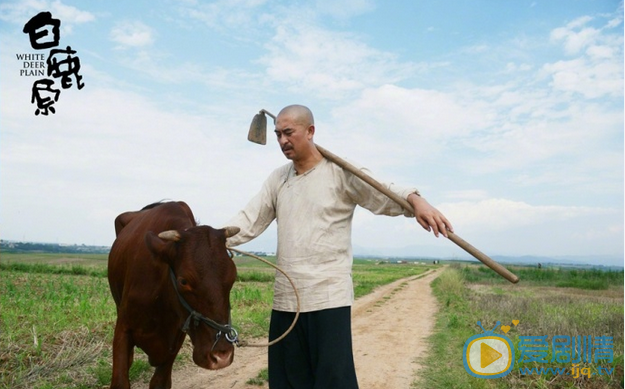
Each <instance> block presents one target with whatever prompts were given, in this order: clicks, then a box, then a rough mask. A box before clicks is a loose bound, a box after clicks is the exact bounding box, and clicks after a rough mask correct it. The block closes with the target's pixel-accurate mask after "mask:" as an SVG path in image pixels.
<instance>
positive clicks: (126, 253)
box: [108, 202, 196, 309]
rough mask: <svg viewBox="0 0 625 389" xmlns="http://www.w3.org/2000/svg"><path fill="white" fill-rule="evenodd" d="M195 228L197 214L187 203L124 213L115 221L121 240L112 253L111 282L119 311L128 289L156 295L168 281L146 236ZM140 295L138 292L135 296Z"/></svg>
mask: <svg viewBox="0 0 625 389" xmlns="http://www.w3.org/2000/svg"><path fill="white" fill-rule="evenodd" d="M195 225H196V223H195V219H194V217H193V213H192V212H191V209H190V208H189V206H188V205H187V204H185V203H184V202H168V203H155V204H151V205H148V206H147V207H145V208H143V209H142V210H140V211H135V212H125V213H122V214H121V215H119V216H118V217H117V218H116V219H115V232H116V234H117V238H116V239H115V242H113V245H112V247H111V251H110V253H109V258H108V279H109V285H110V288H111V293H112V295H113V299H114V300H115V303H116V304H117V306H118V309H119V307H120V304H122V299H123V296H124V291H125V290H126V294H129V292H131V291H129V290H127V289H129V288H137V289H148V288H149V289H151V290H152V291H153V292H156V290H157V289H158V288H160V287H162V286H163V285H162V280H163V279H165V278H166V277H165V276H166V275H167V267H166V266H165V265H164V264H163V263H161V262H159V261H157V260H155V259H154V258H153V257H152V254H151V252H150V250H149V249H148V246H147V244H146V242H145V237H146V234H147V233H148V232H149V231H152V232H154V233H155V234H158V233H160V232H162V231H166V230H184V229H186V228H189V227H193V226H195ZM144 287H145V288H144ZM140 292H141V291H140V290H137V291H136V292H135V293H134V296H135V297H136V296H137V294H140ZM139 297H140V296H139ZM147 298H148V296H146V299H147Z"/></svg>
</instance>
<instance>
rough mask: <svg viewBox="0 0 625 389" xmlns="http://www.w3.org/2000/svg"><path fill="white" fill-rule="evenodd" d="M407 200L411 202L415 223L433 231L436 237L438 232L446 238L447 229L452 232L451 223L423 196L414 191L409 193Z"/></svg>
mask: <svg viewBox="0 0 625 389" xmlns="http://www.w3.org/2000/svg"><path fill="white" fill-rule="evenodd" d="M407 200H408V202H409V203H410V204H412V208H413V209H414V214H415V218H416V219H417V223H419V224H420V225H421V227H423V228H424V229H426V230H427V231H428V232H429V231H434V235H435V236H436V237H438V234H439V233H440V234H443V236H444V237H445V238H447V231H448V230H449V231H451V232H454V229H453V227H452V226H451V223H450V222H449V220H447V218H446V217H445V215H443V214H442V213H441V212H440V211H439V210H438V209H436V208H434V207H433V206H431V205H430V203H428V202H427V200H425V199H424V198H423V197H421V196H420V195H418V194H416V193H411V194H410V195H409V196H408V198H407Z"/></svg>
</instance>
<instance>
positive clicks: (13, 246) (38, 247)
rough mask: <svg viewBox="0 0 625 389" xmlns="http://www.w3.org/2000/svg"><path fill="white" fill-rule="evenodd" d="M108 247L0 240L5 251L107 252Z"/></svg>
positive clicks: (0, 245)
mask: <svg viewBox="0 0 625 389" xmlns="http://www.w3.org/2000/svg"><path fill="white" fill-rule="evenodd" d="M110 249H111V248H110V247H108V246H87V245H84V244H81V245H78V244H73V245H69V244H58V243H37V242H15V241H10V240H0V252H5V253H63V254H108V252H109V251H110Z"/></svg>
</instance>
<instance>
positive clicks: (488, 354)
mask: <svg viewBox="0 0 625 389" xmlns="http://www.w3.org/2000/svg"><path fill="white" fill-rule="evenodd" d="M502 356H503V354H502V353H500V352H499V351H497V350H495V349H494V348H492V347H490V346H489V345H488V344H487V343H486V342H484V343H481V344H480V367H481V368H482V369H484V368H485V367H487V366H488V365H490V364H491V363H493V362H495V361H496V360H498V359H499V358H501V357H502Z"/></svg>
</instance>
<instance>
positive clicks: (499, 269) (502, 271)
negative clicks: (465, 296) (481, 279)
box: [315, 145, 519, 284]
mask: <svg viewBox="0 0 625 389" xmlns="http://www.w3.org/2000/svg"><path fill="white" fill-rule="evenodd" d="M315 146H317V150H319V152H320V153H321V155H323V156H324V157H325V158H326V159H327V160H329V161H331V162H334V163H335V164H337V165H339V166H340V167H342V168H343V169H345V170H347V171H349V172H350V173H352V174H354V175H355V176H356V177H358V178H360V179H361V180H363V181H364V182H366V183H367V184H369V185H371V186H372V187H374V188H375V189H377V190H378V191H380V192H381V193H383V194H385V195H386V196H388V197H389V198H390V199H391V200H393V201H395V202H396V203H397V204H399V205H401V206H402V207H404V209H406V210H408V211H410V212H411V213H412V214H414V209H413V208H412V205H411V204H410V203H409V202H408V200H406V199H404V198H402V197H400V196H398V195H397V194H395V193H394V192H392V191H390V190H389V189H388V188H387V187H385V186H384V185H382V184H380V183H379V182H378V181H377V180H375V179H374V178H372V177H371V176H369V175H367V174H365V173H363V172H362V171H361V170H360V169H358V168H356V167H355V166H354V165H352V164H350V163H349V162H347V161H345V160H344V159H342V158H341V157H339V156H338V155H336V154H333V153H331V152H330V151H328V150H326V149H324V148H323V147H321V146H319V145H315ZM447 236H448V237H449V240H451V241H452V242H454V243H455V244H456V245H458V246H460V248H462V249H463V250H464V251H466V252H467V253H469V254H471V255H472V256H474V257H475V258H476V259H478V260H480V261H481V262H482V263H483V264H485V265H486V266H488V267H490V268H491V269H493V270H494V271H495V272H496V273H497V274H499V275H500V276H502V277H503V278H505V279H506V280H508V281H510V282H512V283H514V284H516V283H517V282H519V277H517V276H516V275H515V274H513V273H512V272H510V271H509V270H508V269H506V268H505V267H503V266H501V265H500V264H499V263H497V262H495V261H494V260H492V259H491V258H489V257H488V256H487V255H486V254H484V253H483V252H481V251H480V250H478V249H476V248H475V247H473V246H472V245H471V244H469V243H468V242H467V241H465V240H464V239H462V238H461V237H459V236H458V235H456V234H454V233H453V232H451V231H447Z"/></svg>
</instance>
